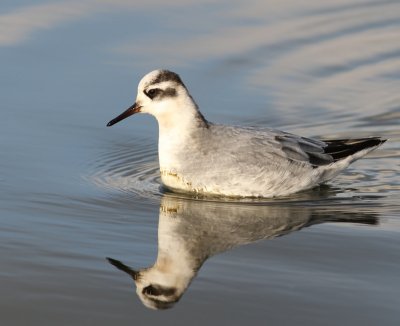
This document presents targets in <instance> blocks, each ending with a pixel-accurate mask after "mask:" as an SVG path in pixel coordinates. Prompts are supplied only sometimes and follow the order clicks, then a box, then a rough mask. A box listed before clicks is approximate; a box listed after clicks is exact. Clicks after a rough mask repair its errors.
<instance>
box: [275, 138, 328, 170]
mask: <svg viewBox="0 0 400 326" xmlns="http://www.w3.org/2000/svg"><path fill="white" fill-rule="evenodd" d="M274 141H275V142H276V144H277V145H278V147H279V148H280V151H281V155H282V156H284V157H286V158H287V159H289V160H292V161H297V162H303V163H308V164H311V165H312V166H321V165H327V164H331V163H333V162H334V161H335V159H334V158H333V156H332V155H331V154H330V153H329V152H327V151H326V148H327V146H328V145H327V144H326V143H325V142H323V141H320V140H316V139H311V138H305V137H300V136H296V135H293V134H289V133H283V132H281V133H279V134H276V135H275V136H274Z"/></svg>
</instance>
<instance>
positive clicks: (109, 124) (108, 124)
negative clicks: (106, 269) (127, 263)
mask: <svg viewBox="0 0 400 326" xmlns="http://www.w3.org/2000/svg"><path fill="white" fill-rule="evenodd" d="M112 125H113V123H112V120H111V121H110V122H109V123H107V127H111V126H112ZM107 259H108V258H107Z"/></svg>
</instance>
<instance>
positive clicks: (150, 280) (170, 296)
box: [108, 194, 378, 309]
mask: <svg viewBox="0 0 400 326" xmlns="http://www.w3.org/2000/svg"><path fill="white" fill-rule="evenodd" d="M329 207H331V208H328V207H325V208H324V207H323V206H320V207H305V206H298V205H293V204H290V203H288V202H287V203H279V204H273V203H271V204H270V205H268V206H267V205H265V203H263V204H260V205H257V204H255V203H253V204H250V203H249V204H239V203H227V202H224V203H221V202H207V201H200V200H194V199H183V198H177V197H174V196H173V195H169V194H167V195H164V196H163V198H162V199H161V204H160V214H159V224H158V255H157V259H156V261H155V263H154V265H153V266H150V267H148V268H143V269H139V270H135V269H133V268H131V267H129V266H127V265H125V264H124V263H122V262H120V261H118V260H115V259H112V258H108V260H109V262H110V263H111V264H113V265H114V266H115V267H117V268H118V269H120V270H122V271H124V272H126V273H127V274H129V275H130V276H131V277H132V279H133V280H134V282H135V285H136V292H137V295H138V296H139V298H140V300H141V301H142V302H143V304H144V305H145V306H146V307H148V308H152V309H167V308H171V307H172V306H173V305H174V304H175V303H176V302H178V301H179V299H180V298H181V297H182V295H183V294H184V293H185V291H186V290H187V288H188V287H189V285H190V283H191V282H192V280H193V279H194V277H195V276H196V275H197V272H198V271H199V269H200V268H201V266H202V265H203V263H204V262H205V261H206V260H207V259H208V258H209V257H211V256H213V255H215V254H217V253H220V252H223V251H226V250H229V249H231V248H233V247H235V246H239V245H244V244H248V243H251V242H254V241H257V240H261V239H272V238H275V237H278V236H282V235H286V234H288V233H291V232H293V231H298V230H300V229H302V228H303V227H308V226H311V225H314V224H319V223H324V222H349V223H362V224H372V225H373V224H377V223H378V217H377V215H376V214H374V213H370V212H368V211H366V212H363V211H362V210H359V208H358V209H357V208H356V207H357V206H349V207H343V206H342V208H337V207H336V208H332V207H335V206H334V205H330V206H329ZM352 207H353V208H352Z"/></svg>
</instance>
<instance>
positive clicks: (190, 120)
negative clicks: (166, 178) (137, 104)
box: [157, 98, 209, 171]
mask: <svg viewBox="0 0 400 326" xmlns="http://www.w3.org/2000/svg"><path fill="white" fill-rule="evenodd" d="M180 104H181V105H180V106H175V108H174V109H171V110H167V111H168V114H166V115H164V116H160V117H158V118H157V120H158V126H159V141H158V152H159V160H160V169H161V170H167V171H174V170H179V164H178V162H179V161H180V159H179V155H180V152H181V150H183V149H185V148H186V149H187V148H188V146H190V141H191V139H193V137H194V135H196V134H198V133H199V132H201V131H202V130H204V129H207V128H208V127H209V123H208V122H207V120H206V119H205V118H204V117H203V115H202V114H201V113H200V111H199V110H198V108H197V105H196V103H195V102H194V101H193V100H192V99H191V98H189V101H186V102H183V103H180Z"/></svg>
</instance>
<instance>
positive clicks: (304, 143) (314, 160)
mask: <svg viewBox="0 0 400 326" xmlns="http://www.w3.org/2000/svg"><path fill="white" fill-rule="evenodd" d="M253 132H254V131H253ZM260 136H261V134H260V135H259V136H258V137H257V138H259V137H260ZM264 136H265V137H266V139H269V143H270V146H272V147H274V151H275V154H278V155H280V156H282V157H285V158H287V159H289V160H292V161H296V162H303V163H308V164H311V165H312V166H313V167H318V166H323V165H328V164H331V163H334V162H337V161H339V160H342V159H345V158H346V157H349V156H351V155H353V154H355V153H357V152H359V151H362V150H364V149H368V148H374V147H377V146H379V145H381V144H383V143H384V142H385V141H386V139H382V138H381V137H369V138H358V139H333V140H317V139H312V138H306V137H301V136H297V135H293V134H290V133H286V132H282V131H279V130H266V131H264Z"/></svg>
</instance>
